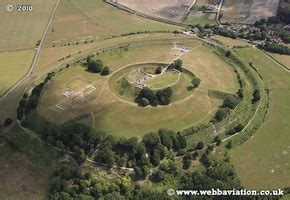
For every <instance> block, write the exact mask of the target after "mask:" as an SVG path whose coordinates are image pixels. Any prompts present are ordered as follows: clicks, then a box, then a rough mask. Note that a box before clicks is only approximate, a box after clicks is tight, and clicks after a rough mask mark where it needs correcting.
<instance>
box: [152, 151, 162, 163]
mask: <svg viewBox="0 0 290 200" xmlns="http://www.w3.org/2000/svg"><path fill="white" fill-rule="evenodd" d="M151 163H152V164H153V165H154V166H157V165H159V163H160V152H159V151H158V150H154V152H153V155H152V156H151Z"/></svg>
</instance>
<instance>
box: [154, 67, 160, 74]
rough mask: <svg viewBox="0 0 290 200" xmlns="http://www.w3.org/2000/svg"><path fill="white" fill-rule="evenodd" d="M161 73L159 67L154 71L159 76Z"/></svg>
mask: <svg viewBox="0 0 290 200" xmlns="http://www.w3.org/2000/svg"><path fill="white" fill-rule="evenodd" d="M161 72H162V67H161V66H159V67H157V68H156V70H155V74H161Z"/></svg>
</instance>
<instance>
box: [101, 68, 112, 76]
mask: <svg viewBox="0 0 290 200" xmlns="http://www.w3.org/2000/svg"><path fill="white" fill-rule="evenodd" d="M109 74H110V69H109V67H107V66H105V67H104V68H103V70H102V72H101V75H102V76H106V75H109Z"/></svg>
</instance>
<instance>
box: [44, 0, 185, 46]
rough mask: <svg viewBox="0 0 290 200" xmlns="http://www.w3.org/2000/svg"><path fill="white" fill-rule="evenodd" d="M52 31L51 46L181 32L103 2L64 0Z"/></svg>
mask: <svg viewBox="0 0 290 200" xmlns="http://www.w3.org/2000/svg"><path fill="white" fill-rule="evenodd" d="M124 24H126V26H124ZM80 27H81V28H80ZM51 30H54V31H53V32H52V31H50V33H49V37H48V40H47V44H50V45H51V44H52V43H56V44H57V43H63V42H70V41H81V40H84V39H88V40H92V39H93V40H98V39H104V38H107V37H110V36H114V35H120V34H124V33H131V32H137V31H159V30H168V31H174V30H180V27H177V26H173V25H167V24H164V23H161V22H156V21H153V20H149V19H146V18H142V17H138V16H134V15H132V14H129V13H127V12H125V11H122V10H119V9H117V8H115V7H113V6H111V5H108V4H106V3H104V2H103V1H102V0H83V1H78V0H71V1H68V0H63V1H62V2H61V5H60V8H59V9H58V12H57V14H56V17H55V19H54V21H53V24H52V27H51Z"/></svg>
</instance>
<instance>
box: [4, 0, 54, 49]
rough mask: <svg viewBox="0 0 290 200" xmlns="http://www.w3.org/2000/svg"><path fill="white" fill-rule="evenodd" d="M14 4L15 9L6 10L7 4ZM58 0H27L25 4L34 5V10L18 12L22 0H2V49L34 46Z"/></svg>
mask: <svg viewBox="0 0 290 200" xmlns="http://www.w3.org/2000/svg"><path fill="white" fill-rule="evenodd" d="M8 3H10V4H12V5H13V6H14V11H13V12H11V13H8V12H5V10H4V8H5V5H6V4H8ZM55 3H56V0H50V1H46V0H38V1H35V0H26V1H25V5H33V6H34V8H33V11H32V12H17V11H16V9H17V5H23V1H22V0H14V1H9V0H3V1H1V2H0V7H1V12H0V19H1V25H0V33H1V35H0V51H7V50H16V49H28V48H34V47H35V45H36V44H37V41H38V40H40V39H41V36H42V34H43V32H44V30H45V27H46V25H47V23H48V21H49V18H50V16H51V13H52V11H53V8H54V5H55Z"/></svg>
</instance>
